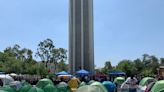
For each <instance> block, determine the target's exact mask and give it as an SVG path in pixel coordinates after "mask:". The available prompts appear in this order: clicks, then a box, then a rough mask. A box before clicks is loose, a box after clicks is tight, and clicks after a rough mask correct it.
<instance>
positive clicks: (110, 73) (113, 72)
mask: <svg viewBox="0 0 164 92" xmlns="http://www.w3.org/2000/svg"><path fill="white" fill-rule="evenodd" d="M109 75H126V73H125V72H122V71H111V72H109Z"/></svg>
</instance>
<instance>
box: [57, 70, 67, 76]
mask: <svg viewBox="0 0 164 92" xmlns="http://www.w3.org/2000/svg"><path fill="white" fill-rule="evenodd" d="M56 75H69V73H68V72H66V71H62V72H58V73H56Z"/></svg>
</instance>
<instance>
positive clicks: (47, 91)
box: [43, 84, 59, 92]
mask: <svg viewBox="0 0 164 92" xmlns="http://www.w3.org/2000/svg"><path fill="white" fill-rule="evenodd" d="M43 90H44V92H59V90H58V88H57V87H55V86H54V85H51V84H48V85H46V86H45V87H44V88H43Z"/></svg>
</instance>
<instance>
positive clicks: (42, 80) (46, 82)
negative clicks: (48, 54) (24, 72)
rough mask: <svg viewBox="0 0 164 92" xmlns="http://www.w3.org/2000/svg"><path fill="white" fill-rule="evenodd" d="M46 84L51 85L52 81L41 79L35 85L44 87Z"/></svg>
mask: <svg viewBox="0 0 164 92" xmlns="http://www.w3.org/2000/svg"><path fill="white" fill-rule="evenodd" d="M48 84H51V85H53V82H52V81H51V80H50V79H41V80H39V81H38V83H37V84H36V87H38V88H44V87H45V86H46V85H48Z"/></svg>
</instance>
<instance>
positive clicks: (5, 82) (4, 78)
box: [0, 74, 14, 85]
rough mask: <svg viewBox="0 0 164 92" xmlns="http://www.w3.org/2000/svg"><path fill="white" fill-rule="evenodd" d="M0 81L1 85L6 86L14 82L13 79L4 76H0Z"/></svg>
mask: <svg viewBox="0 0 164 92" xmlns="http://www.w3.org/2000/svg"><path fill="white" fill-rule="evenodd" d="M0 79H1V80H2V82H3V85H8V84H10V83H11V82H13V81H14V79H13V78H12V77H11V76H9V75H6V74H1V75H0Z"/></svg>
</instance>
